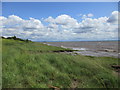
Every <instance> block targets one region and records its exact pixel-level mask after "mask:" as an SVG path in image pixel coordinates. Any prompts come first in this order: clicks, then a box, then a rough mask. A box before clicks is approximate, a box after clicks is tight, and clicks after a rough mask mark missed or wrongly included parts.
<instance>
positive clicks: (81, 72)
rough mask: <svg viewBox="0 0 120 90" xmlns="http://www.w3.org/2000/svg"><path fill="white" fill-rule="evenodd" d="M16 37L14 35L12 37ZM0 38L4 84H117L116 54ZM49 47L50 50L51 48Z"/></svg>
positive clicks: (57, 86)
mask: <svg viewBox="0 0 120 90" xmlns="http://www.w3.org/2000/svg"><path fill="white" fill-rule="evenodd" d="M14 39H15V37H14ZM14 39H3V40H2V71H3V72H2V73H3V75H2V86H3V88H117V87H118V72H116V71H115V70H114V69H113V68H112V67H111V65H118V60H119V59H117V58H112V57H93V56H92V57H91V56H82V55H75V56H73V55H70V54H65V53H57V52H54V51H63V50H66V49H64V48H61V47H54V46H48V45H45V44H42V43H39V42H30V43H26V42H23V41H21V40H14ZM50 51H51V52H50Z"/></svg>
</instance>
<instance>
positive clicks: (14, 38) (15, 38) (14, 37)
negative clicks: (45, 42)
mask: <svg viewBox="0 0 120 90" xmlns="http://www.w3.org/2000/svg"><path fill="white" fill-rule="evenodd" d="M1 38H2V39H13V40H19V41H25V42H31V40H28V39H26V40H24V39H21V38H17V37H16V36H13V37H7V38H5V37H3V36H2V37H1Z"/></svg>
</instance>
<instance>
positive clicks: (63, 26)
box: [0, 2, 119, 41]
mask: <svg viewBox="0 0 120 90" xmlns="http://www.w3.org/2000/svg"><path fill="white" fill-rule="evenodd" d="M118 13H119V12H118V3H117V2H3V3H2V16H1V17H0V19H1V20H2V21H3V31H2V33H3V36H13V35H16V36H17V37H20V38H24V39H26V38H28V39H31V40H35V41H83V40H85V41H86V40H117V38H118V36H117V33H118V32H117V25H118V24H117V20H118V18H117V15H118Z"/></svg>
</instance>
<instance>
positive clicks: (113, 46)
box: [44, 41, 119, 57]
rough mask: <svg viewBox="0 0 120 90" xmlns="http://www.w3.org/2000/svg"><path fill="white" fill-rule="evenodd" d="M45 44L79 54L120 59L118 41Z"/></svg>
mask: <svg viewBox="0 0 120 90" xmlns="http://www.w3.org/2000/svg"><path fill="white" fill-rule="evenodd" d="M44 44H48V45H52V46H58V47H63V48H71V49H74V50H78V51H76V53H78V54H82V55H87V56H106V57H118V54H119V50H118V41H77V42H45V43H44Z"/></svg>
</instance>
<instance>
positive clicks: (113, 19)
mask: <svg viewBox="0 0 120 90" xmlns="http://www.w3.org/2000/svg"><path fill="white" fill-rule="evenodd" d="M118 15H120V13H119V12H118V11H113V12H112V14H111V16H110V17H109V18H108V22H109V23H118Z"/></svg>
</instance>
